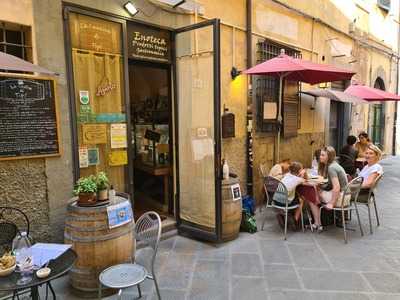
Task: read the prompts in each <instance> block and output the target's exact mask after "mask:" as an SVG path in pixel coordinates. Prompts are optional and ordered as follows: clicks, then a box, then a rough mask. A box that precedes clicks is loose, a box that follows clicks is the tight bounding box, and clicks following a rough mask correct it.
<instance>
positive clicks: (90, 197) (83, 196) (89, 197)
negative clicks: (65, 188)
mask: <svg viewBox="0 0 400 300" xmlns="http://www.w3.org/2000/svg"><path fill="white" fill-rule="evenodd" d="M96 192H97V184H96V177H94V176H93V175H90V176H87V177H81V178H79V180H78V181H77V182H76V185H75V188H74V194H75V196H78V204H83V205H85V204H86V205H87V204H93V203H95V202H96Z"/></svg>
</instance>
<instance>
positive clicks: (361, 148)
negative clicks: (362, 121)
mask: <svg viewBox="0 0 400 300" xmlns="http://www.w3.org/2000/svg"><path fill="white" fill-rule="evenodd" d="M358 140H359V141H358V142H357V143H356V144H355V146H354V147H355V148H356V150H357V158H364V153H365V151H366V150H367V147H368V145H370V144H371V140H370V139H369V137H368V133H366V132H361V133H360V134H359V135H358Z"/></svg>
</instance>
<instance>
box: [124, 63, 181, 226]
mask: <svg viewBox="0 0 400 300" xmlns="http://www.w3.org/2000/svg"><path fill="white" fill-rule="evenodd" d="M129 89H130V97H131V99H130V105H131V109H130V111H131V122H132V126H131V128H132V143H133V147H132V149H133V152H134V153H133V157H134V162H133V167H134V212H135V218H138V217H140V216H141V215H142V214H143V213H144V212H146V211H150V210H153V211H156V212H158V213H159V214H160V216H161V217H162V219H166V218H167V217H168V216H170V217H173V211H174V209H173V201H172V199H173V198H172V194H173V193H172V182H173V171H172V158H173V155H172V125H171V124H172V123H171V122H172V110H171V103H172V101H171V67H170V65H168V64H158V63H150V62H143V61H136V60H130V61H129Z"/></svg>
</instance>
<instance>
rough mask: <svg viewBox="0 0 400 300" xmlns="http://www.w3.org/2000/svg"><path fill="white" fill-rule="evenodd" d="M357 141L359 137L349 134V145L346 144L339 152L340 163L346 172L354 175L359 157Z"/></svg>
mask: <svg viewBox="0 0 400 300" xmlns="http://www.w3.org/2000/svg"><path fill="white" fill-rule="evenodd" d="M356 142H357V138H356V137H355V136H354V135H349V136H348V137H347V145H345V146H344V147H343V148H342V150H340V153H339V157H340V160H339V162H340V165H341V166H342V167H343V169H344V170H345V171H346V173H347V174H349V175H350V176H352V177H354V175H355V174H356V167H355V162H356V158H357V150H356V148H355V147H354V144H355V143H356Z"/></svg>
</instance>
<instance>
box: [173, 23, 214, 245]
mask: <svg viewBox="0 0 400 300" xmlns="http://www.w3.org/2000/svg"><path fill="white" fill-rule="evenodd" d="M219 25H220V24H219V20H217V19H214V20H210V21H205V22H201V23H198V24H194V25H190V26H187V27H184V28H180V29H177V30H176V31H175V33H174V41H175V70H174V71H175V72H174V77H175V95H176V99H175V135H176V172H177V182H176V186H177V199H176V218H177V226H178V231H179V232H180V233H186V234H189V235H191V236H193V237H196V238H201V239H205V240H210V241H218V240H219V239H220V236H221V181H220V161H221V158H220V156H221V155H220V153H221V144H220V130H221V129H220V115H221V112H220V31H219V30H220V28H219Z"/></svg>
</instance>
